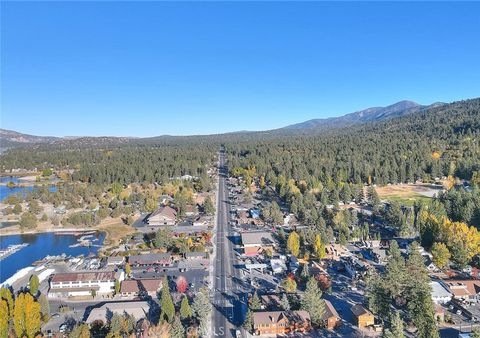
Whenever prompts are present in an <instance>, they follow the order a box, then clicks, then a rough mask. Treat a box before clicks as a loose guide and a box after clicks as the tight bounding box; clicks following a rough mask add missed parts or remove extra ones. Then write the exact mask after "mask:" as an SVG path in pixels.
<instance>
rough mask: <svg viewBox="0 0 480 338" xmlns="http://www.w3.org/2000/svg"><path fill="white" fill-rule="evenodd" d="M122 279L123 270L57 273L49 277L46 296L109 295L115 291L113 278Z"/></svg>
mask: <svg viewBox="0 0 480 338" xmlns="http://www.w3.org/2000/svg"><path fill="white" fill-rule="evenodd" d="M123 279H124V273H123V271H118V272H115V271H95V272H92V271H87V272H73V273H57V274H55V275H53V277H52V278H51V279H50V289H49V291H48V297H49V298H68V297H85V296H92V297H93V295H95V296H109V295H112V294H113V292H114V291H115V280H118V281H122V280H123Z"/></svg>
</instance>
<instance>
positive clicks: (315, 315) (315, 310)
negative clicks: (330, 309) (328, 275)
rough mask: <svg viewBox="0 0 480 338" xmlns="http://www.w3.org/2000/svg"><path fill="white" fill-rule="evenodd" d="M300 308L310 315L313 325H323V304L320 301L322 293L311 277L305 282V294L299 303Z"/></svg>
mask: <svg viewBox="0 0 480 338" xmlns="http://www.w3.org/2000/svg"><path fill="white" fill-rule="evenodd" d="M300 308H301V309H302V310H305V311H307V312H308V313H309V314H310V318H311V320H312V324H313V325H316V326H321V325H323V316H324V313H325V302H324V301H323V300H322V291H321V290H320V288H319V287H318V283H317V281H316V280H315V278H313V277H310V279H309V280H308V282H307V287H306V289H305V293H304V294H303V297H302V299H301V301H300Z"/></svg>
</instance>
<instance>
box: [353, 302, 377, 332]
mask: <svg viewBox="0 0 480 338" xmlns="http://www.w3.org/2000/svg"><path fill="white" fill-rule="evenodd" d="M351 311H352V313H353V316H354V318H355V324H357V326H358V327H359V328H365V327H368V326H372V325H374V324H375V316H374V315H373V314H372V313H371V312H370V311H368V310H367V309H365V308H364V307H363V306H362V305H360V304H356V305H354V306H352V308H351Z"/></svg>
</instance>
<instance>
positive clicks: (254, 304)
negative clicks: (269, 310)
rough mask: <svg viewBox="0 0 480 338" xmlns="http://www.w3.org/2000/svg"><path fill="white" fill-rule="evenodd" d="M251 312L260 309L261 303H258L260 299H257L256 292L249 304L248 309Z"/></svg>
mask: <svg viewBox="0 0 480 338" xmlns="http://www.w3.org/2000/svg"><path fill="white" fill-rule="evenodd" d="M249 308H250V309H251V310H252V311H257V310H260V309H261V308H262V302H261V301H260V298H259V297H258V294H257V291H255V293H254V294H253V297H252V301H251V302H250V307H249Z"/></svg>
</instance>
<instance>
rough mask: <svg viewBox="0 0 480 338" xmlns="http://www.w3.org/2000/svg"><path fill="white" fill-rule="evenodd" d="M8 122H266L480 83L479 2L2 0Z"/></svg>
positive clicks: (34, 129)
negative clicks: (97, 0) (91, 0)
mask: <svg viewBox="0 0 480 338" xmlns="http://www.w3.org/2000/svg"><path fill="white" fill-rule="evenodd" d="M1 7H2V8H1V31H2V36H1V127H2V128H6V129H14V130H18V131H20V132H25V133H31V134H38V135H55V136H64V135H69V136H71V135H124V136H155V135H162V134H172V135H187V134H208V133H218V132H228V131H238V130H265V129H271V128H277V127H282V126H285V125H288V124H292V123H296V122H302V121H304V120H308V119H311V118H321V117H329V116H338V115H343V114H345V113H349V112H353V111H356V110H360V109H363V108H367V107H371V106H383V105H388V104H391V103H394V102H397V101H399V100H403V99H409V100H414V101H417V102H419V103H423V104H428V103H432V102H436V101H444V102H449V101H454V100H458V99H464V98H472V97H478V96H480V61H479V60H480V43H479V36H480V20H479V19H478V13H480V3H450V2H441V3H433V2H425V3H405V2H403V3H402V2H397V3H379V2H372V3H359V2H351V3H348V2H340V3H326V2H316V3H313V2H310V3H299V2H281V3H273V2H263V3H255V2H243V3H235V2H224V3H219V2H208V3H200V2H195V3H165V2H135V3H134V2H33V3H28V2H2V3H1Z"/></svg>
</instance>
